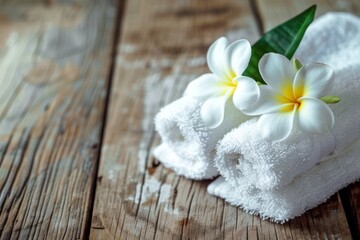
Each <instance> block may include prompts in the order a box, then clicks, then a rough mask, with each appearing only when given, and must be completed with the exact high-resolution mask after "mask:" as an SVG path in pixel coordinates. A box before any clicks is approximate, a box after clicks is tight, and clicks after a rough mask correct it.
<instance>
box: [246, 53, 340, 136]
mask: <svg viewBox="0 0 360 240" xmlns="http://www.w3.org/2000/svg"><path fill="white" fill-rule="evenodd" d="M295 65H296V64H295ZM259 70H260V74H261V76H262V77H263V79H264V81H265V82H266V83H267V85H261V86H259V89H260V98H259V100H258V101H257V102H256V103H255V104H254V105H253V106H251V107H250V108H249V109H247V110H246V111H244V112H245V113H246V114H248V115H262V116H261V117H260V119H259V121H258V124H259V127H260V128H261V130H262V132H263V134H264V137H268V138H269V139H271V140H273V141H275V142H279V141H282V140H284V139H286V138H287V137H288V136H289V135H290V133H291V131H292V129H293V127H294V124H296V125H297V128H298V129H299V130H300V131H302V132H306V133H322V132H326V131H328V130H330V129H331V128H332V126H333V124H334V114H333V112H332V111H331V109H330V108H329V107H328V105H327V104H326V103H324V102H323V101H322V100H321V99H320V98H322V97H324V96H325V94H326V93H327V91H329V90H330V88H331V86H332V83H333V76H334V71H333V69H332V68H331V67H330V66H328V65H325V64H320V63H310V64H307V65H305V66H300V69H299V70H298V71H297V69H295V67H294V65H293V64H292V62H291V61H289V60H288V59H287V58H286V57H285V56H282V55H280V54H275V53H268V54H265V55H264V56H263V57H262V58H261V59H260V61H259Z"/></svg>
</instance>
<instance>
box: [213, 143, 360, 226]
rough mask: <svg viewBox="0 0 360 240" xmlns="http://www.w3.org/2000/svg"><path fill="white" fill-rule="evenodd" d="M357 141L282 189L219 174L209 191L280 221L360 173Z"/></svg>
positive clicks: (323, 199)
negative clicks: (238, 181) (264, 187)
mask: <svg viewBox="0 0 360 240" xmlns="http://www.w3.org/2000/svg"><path fill="white" fill-rule="evenodd" d="M359 156H360V141H358V142H356V143H355V144H354V145H353V146H352V147H351V148H349V149H348V150H347V151H345V152H343V153H340V154H339V155H338V156H337V157H333V158H331V159H328V160H327V161H323V162H321V163H319V164H317V165H316V166H314V167H313V168H312V169H311V170H310V171H307V172H306V173H303V174H302V175H300V176H298V177H296V178H295V179H294V181H293V182H291V183H290V184H289V185H287V186H285V187H284V188H281V189H275V190H259V189H257V188H256V187H254V186H253V185H252V184H251V183H249V182H247V179H248V178H244V179H243V182H242V183H241V184H240V185H238V186H233V185H231V184H229V182H227V181H226V180H225V179H224V178H223V177H219V178H218V179H216V180H215V181H213V182H212V183H211V184H210V185H209V186H208V193H210V194H212V195H215V196H218V197H221V198H224V199H225V200H226V201H227V202H229V203H231V204H233V205H236V206H239V207H241V208H243V209H244V210H245V211H247V212H249V213H252V214H254V213H256V214H259V215H260V216H261V217H262V218H264V219H266V218H269V219H270V220H272V221H276V222H280V223H283V222H285V221H287V220H289V219H292V218H294V217H297V216H300V215H301V214H303V213H304V212H305V211H306V210H308V209H311V208H313V207H316V206H317V205H319V204H321V203H322V202H324V201H326V200H327V199H328V198H329V197H330V196H331V195H333V194H334V193H336V192H337V191H338V190H339V189H341V188H343V187H345V186H347V185H348V184H350V183H352V182H354V181H356V180H357V179H358V178H359V177H360V161H359Z"/></svg>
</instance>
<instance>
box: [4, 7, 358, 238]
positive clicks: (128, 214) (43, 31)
mask: <svg viewBox="0 0 360 240" xmlns="http://www.w3.org/2000/svg"><path fill="white" fill-rule="evenodd" d="M0 2H1V4H0V6H1V7H0V83H1V85H0V87H1V89H0V94H1V95H0V97H1V101H0V114H1V115H0V116H1V118H0V119H1V121H0V236H1V237H0V238H1V239H9V238H11V239H17V238H20V239H84V238H85V239H87V238H90V239H189V238H191V239H223V238H225V239H350V238H351V236H352V237H353V238H354V239H360V231H359V229H360V211H359V210H358V209H359V208H360V184H359V183H357V184H353V185H351V186H349V187H347V188H346V189H344V190H342V191H340V192H339V193H337V194H335V195H334V196H332V197H331V199H330V200H329V201H327V202H326V203H324V204H322V205H320V206H319V207H317V208H315V209H312V210H310V211H308V212H307V213H306V214H304V215H303V216H301V217H298V218H296V219H294V220H292V221H289V222H288V223H286V224H283V225H280V224H274V223H271V222H269V221H266V220H261V219H260V218H259V217H256V216H252V215H249V214H247V213H244V212H243V211H242V210H241V209H239V208H236V207H233V206H230V205H229V204H227V203H225V202H224V201H223V200H221V199H218V198H215V197H213V196H210V195H208V194H207V192H206V187H207V185H208V184H209V182H208V181H203V182H195V181H190V180H186V179H184V178H182V177H179V176H177V175H175V174H174V173H173V172H171V171H170V170H168V169H165V168H164V167H163V166H162V165H161V164H159V162H157V161H156V160H155V159H154V158H153V157H152V155H151V150H152V149H153V148H154V147H155V146H156V145H158V144H159V142H160V140H159V136H158V135H157V134H156V133H155V132H154V126H153V117H154V115H155V114H156V113H157V112H158V110H159V108H160V107H162V106H164V105H165V104H167V103H169V102H171V101H173V100H174V99H176V98H178V97H180V96H181V94H182V92H183V90H184V88H185V86H186V85H187V83H188V82H189V81H190V80H192V79H194V78H195V77H196V76H199V75H200V74H202V73H204V72H206V71H207V67H206V61H205V58H204V56H205V54H206V51H207V48H208V47H209V45H210V44H211V42H212V41H214V40H215V39H216V38H217V37H219V36H222V35H225V36H227V37H229V38H230V39H231V40H234V39H238V38H247V39H249V40H250V41H251V42H254V41H255V40H256V39H257V38H258V37H259V35H260V33H262V32H264V31H266V30H268V29H270V28H272V27H274V26H276V25H277V24H279V23H281V22H283V21H284V20H287V19H288V18H290V17H292V16H294V15H296V14H297V13H299V12H301V11H302V10H304V9H305V8H307V7H308V6H310V5H311V4H312V3H314V1H311V0H303V1H299V0H273V1H267V0H257V1H251V0H249V1H247V0H221V1H220V0H206V1H205V0H181V1H180V0H178V1H176V0H128V1H116V2H112V1H103V0H102V1H95V0H94V1H85V0H84V1H83V0H80V1H78V0H73V1H63V2H64V3H62V1H45V0H44V1H40V0H38V1H33V3H21V2H19V3H17V1H11V2H10V1H9V2H7V1H0ZM69 2H70V3H69ZM316 3H317V4H318V11H317V15H318V16H319V15H322V14H323V13H325V12H328V11H334V10H341V11H348V12H352V13H355V14H358V15H359V14H360V2H359V1H357V0H352V1H350V0H348V1H341V0H321V1H317V2H316Z"/></svg>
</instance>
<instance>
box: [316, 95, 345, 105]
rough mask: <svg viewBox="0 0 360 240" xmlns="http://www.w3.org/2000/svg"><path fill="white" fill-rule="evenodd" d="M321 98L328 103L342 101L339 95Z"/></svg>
mask: <svg viewBox="0 0 360 240" xmlns="http://www.w3.org/2000/svg"><path fill="white" fill-rule="evenodd" d="M320 100H321V101H323V102H324V103H327V104H334V103H338V102H340V98H339V97H337V96H325V97H322V98H320Z"/></svg>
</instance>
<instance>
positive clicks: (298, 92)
mask: <svg viewBox="0 0 360 240" xmlns="http://www.w3.org/2000/svg"><path fill="white" fill-rule="evenodd" d="M333 76H334V70H333V69H332V68H331V67H330V66H328V65H325V64H321V63H310V64H307V65H305V66H303V67H302V68H301V69H300V70H299V71H298V73H297V74H296V76H295V80H294V89H293V91H294V94H295V96H296V97H298V98H299V97H303V96H304V97H314V98H320V97H323V96H325V94H326V93H327V92H328V91H329V90H330V88H331V85H332V83H333Z"/></svg>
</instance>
